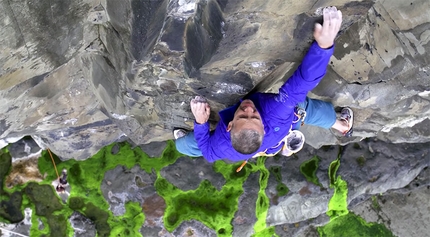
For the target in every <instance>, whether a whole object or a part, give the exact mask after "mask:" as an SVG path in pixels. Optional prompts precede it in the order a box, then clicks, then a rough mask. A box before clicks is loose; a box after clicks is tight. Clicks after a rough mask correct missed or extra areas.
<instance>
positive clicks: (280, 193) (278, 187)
mask: <svg viewBox="0 0 430 237" xmlns="http://www.w3.org/2000/svg"><path fill="white" fill-rule="evenodd" d="M276 191H277V192H278V193H277V195H278V196H279V197H282V196H285V195H287V193H288V192H289V191H290V190H289V189H288V187H287V186H286V185H285V184H283V183H278V184H277V185H276Z"/></svg>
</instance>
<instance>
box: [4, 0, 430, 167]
mask: <svg viewBox="0 0 430 237" xmlns="http://www.w3.org/2000/svg"><path fill="white" fill-rule="evenodd" d="M328 5H335V6H337V7H338V8H339V9H340V10H342V12H343V15H344V23H343V25H342V30H341V33H340V35H339V37H338V39H337V47H336V50H335V53H334V56H333V57H332V60H331V63H330V65H329V67H328V74H327V76H326V78H325V79H324V80H323V81H322V83H321V84H320V85H319V86H318V87H317V88H316V89H315V90H314V91H312V93H310V96H312V97H315V98H321V99H324V100H329V101H331V102H333V103H334V104H335V105H336V106H344V105H349V106H351V107H352V108H353V109H354V111H355V114H356V117H355V121H356V122H355V134H354V137H353V138H350V139H341V140H338V138H337V137H336V136H334V135H333V134H331V133H329V132H327V131H325V130H320V129H317V128H305V129H304V131H305V133H306V135H307V137H308V139H307V142H308V143H309V144H310V145H312V146H313V147H320V146H322V145H325V144H346V143H348V142H351V141H358V140H361V139H363V138H366V137H377V138H379V139H381V140H384V141H388V142H393V143H399V142H413V143H421V142H428V141H430V130H429V127H430V119H429V117H430V112H429V111H430V103H429V98H430V91H429V89H428V88H429V86H430V80H429V73H428V71H429V70H430V68H429V66H428V65H429V59H428V57H427V54H428V51H429V50H430V49H429V47H430V46H429V35H430V30H429V24H430V10H429V9H430V3H429V2H428V1H427V0H412V1H408V2H404V1H401V0H395V1H393V0H390V1H389V0H376V1H346V0H340V1H300V2H297V1H285V0H274V1H270V2H261V1H258V0H247V1H241V2H238V1H228V0H171V1H168V0H160V1H143V0H142V1H140V0H126V1H116V0H101V1H100V0H79V1H74V2H64V1H59V0H53V1H48V2H46V1H42V2H40V1H36V2H35V1H29V0H26V1H15V0H9V1H2V2H1V3H0V13H1V21H0V26H1V27H0V29H1V30H0V32H1V35H2V38H1V39H0V98H1V102H2V103H1V104H0V114H2V116H1V117H0V140H1V142H0V144H6V143H8V142H11V141H16V140H17V139H19V138H21V137H23V136H32V137H33V138H34V139H35V140H36V141H37V142H38V144H39V145H40V146H41V147H43V148H47V147H49V148H50V149H51V150H53V151H54V152H55V153H56V154H58V155H59V156H60V157H61V158H62V159H70V158H75V159H86V158H88V157H90V156H91V155H92V154H94V153H95V152H96V151H97V150H98V149H100V148H101V147H103V146H105V145H106V144H109V143H111V142H113V141H115V140H117V139H121V138H124V137H127V138H129V139H131V140H132V141H133V142H134V143H135V144H147V143H150V142H154V141H164V140H167V139H170V138H171V129H172V128H173V127H187V128H191V126H192V120H193V116H192V114H191V112H190V109H189V105H188V102H189V100H190V98H192V97H193V96H195V95H201V96H205V97H206V98H208V100H209V101H210V104H211V106H212V111H213V113H212V116H211V122H212V123H213V125H215V124H216V121H217V120H218V118H217V115H216V112H218V111H219V110H221V109H223V108H225V107H226V106H229V105H232V104H234V103H235V102H236V101H237V99H239V98H240V97H242V96H244V95H245V94H247V93H248V92H250V91H253V90H258V91H277V88H278V87H279V85H280V84H281V83H282V82H283V81H285V80H286V79H287V78H288V76H289V75H290V74H291V73H292V72H293V70H294V69H295V68H296V67H297V65H298V64H299V63H300V61H301V58H302V57H303V55H304V53H305V52H306V50H307V48H308V47H309V44H310V42H311V39H312V27H313V24H314V22H315V21H319V20H321V17H319V15H320V10H321V8H322V7H324V6H328Z"/></svg>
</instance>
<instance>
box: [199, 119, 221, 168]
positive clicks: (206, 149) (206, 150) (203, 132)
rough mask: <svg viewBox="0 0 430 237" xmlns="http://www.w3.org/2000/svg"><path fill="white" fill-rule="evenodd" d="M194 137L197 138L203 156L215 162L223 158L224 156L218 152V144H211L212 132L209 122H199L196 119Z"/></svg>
mask: <svg viewBox="0 0 430 237" xmlns="http://www.w3.org/2000/svg"><path fill="white" fill-rule="evenodd" d="M194 137H195V138H196V141H197V144H198V146H199V148H200V150H201V151H202V154H203V157H204V158H205V159H206V160H207V161H209V162H214V161H216V160H220V159H223V157H221V156H219V154H216V152H215V149H216V146H215V147H214V146H212V144H211V139H210V138H211V134H210V127H209V123H208V122H206V123H204V124H198V123H196V122H195V121H194ZM214 148H215V149H214Z"/></svg>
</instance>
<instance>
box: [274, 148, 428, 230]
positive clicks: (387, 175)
mask: <svg viewBox="0 0 430 237" xmlns="http://www.w3.org/2000/svg"><path fill="white" fill-rule="evenodd" d="M368 147H373V152H370V150H369V148H368ZM339 149H340V148H339V147H335V146H333V147H327V148H325V149H324V148H323V149H319V150H313V149H312V148H310V147H309V146H305V147H304V148H303V150H302V151H300V152H299V153H297V154H296V157H297V159H295V158H293V157H291V158H286V159H284V160H282V158H281V159H280V160H279V161H278V162H280V163H279V164H282V165H281V167H282V168H281V169H282V171H283V173H282V182H283V183H285V184H286V186H287V187H288V188H289V189H290V193H289V194H287V195H286V196H284V197H281V198H279V199H278V201H277V202H278V203H277V204H272V205H271V207H270V208H269V212H268V215H267V222H268V224H269V225H280V224H283V223H297V222H301V221H304V220H307V219H310V218H315V217H318V216H319V215H321V214H323V213H325V212H326V211H327V207H328V205H327V204H328V201H329V199H330V197H331V196H332V195H333V190H332V189H330V188H329V180H328V167H329V165H330V162H331V161H334V160H335V159H336V158H337V157H338V154H339V152H340V155H341V165H340V167H339V170H338V171H337V175H340V176H341V177H342V179H344V180H345V181H346V182H347V183H348V199H347V202H348V204H349V205H350V206H355V205H356V204H357V203H359V202H361V201H362V199H363V197H366V195H373V194H379V193H385V192H387V191H388V190H393V189H400V188H403V187H405V186H407V185H408V184H409V183H411V182H413V180H414V179H416V177H417V176H418V177H423V176H424V174H427V172H428V171H426V169H427V168H426V167H428V166H429V165H430V163H429V161H430V150H429V149H430V145H429V144H428V143H424V144H407V143H402V144H390V143H384V142H380V141H373V140H369V141H362V142H360V143H357V144H355V145H353V144H351V145H347V146H345V147H343V148H342V150H339ZM314 155H317V156H318V157H319V158H320V162H319V168H318V170H317V172H316V175H317V177H318V179H319V181H320V183H321V185H322V187H317V186H316V185H314V184H312V183H309V182H308V181H306V179H305V178H304V176H303V175H302V174H301V173H300V172H299V169H300V164H301V163H302V162H304V161H305V160H307V159H310V158H312V157H313V156H314ZM273 160H274V159H273ZM272 162H273V161H272ZM287 164H288V166H287ZM421 172H424V173H423V175H421V176H419V174H420V173H421ZM418 179H419V181H418V182H417V183H418V184H419V185H428V183H426V182H428V178H418ZM273 188H274V187H273V185H271V187H269V188H268V190H271V189H272V191H269V192H274V191H273Z"/></svg>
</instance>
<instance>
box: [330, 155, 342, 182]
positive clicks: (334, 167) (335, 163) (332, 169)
mask: <svg viewBox="0 0 430 237" xmlns="http://www.w3.org/2000/svg"><path fill="white" fill-rule="evenodd" d="M339 166H340V160H334V161H333V162H331V163H330V166H329V168H328V177H329V179H330V188H333V187H334V184H335V183H336V172H337V169H339Z"/></svg>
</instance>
